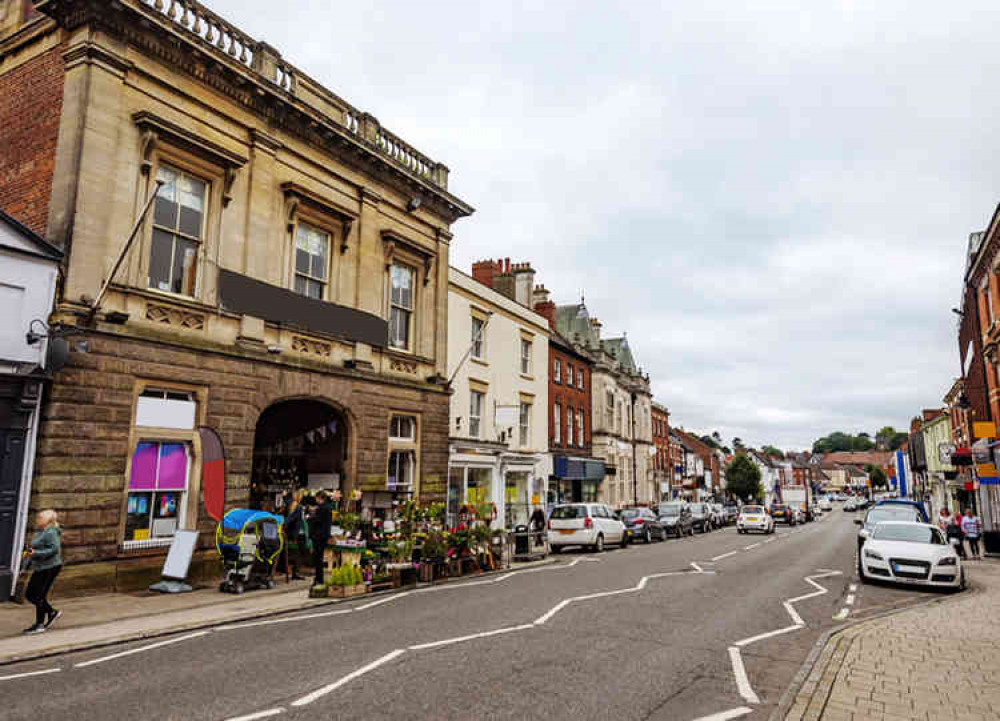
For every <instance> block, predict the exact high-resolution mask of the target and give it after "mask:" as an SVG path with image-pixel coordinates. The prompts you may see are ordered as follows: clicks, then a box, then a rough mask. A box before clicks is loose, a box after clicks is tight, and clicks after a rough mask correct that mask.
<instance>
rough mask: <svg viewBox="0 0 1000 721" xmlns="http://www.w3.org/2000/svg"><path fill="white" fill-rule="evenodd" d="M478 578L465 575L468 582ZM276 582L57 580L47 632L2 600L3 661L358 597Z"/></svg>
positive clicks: (27, 607) (28, 613)
mask: <svg viewBox="0 0 1000 721" xmlns="http://www.w3.org/2000/svg"><path fill="white" fill-rule="evenodd" d="M554 562H555V559H553V558H547V559H545V560H542V561H534V562H529V563H514V564H512V566H511V568H510V569H505V570H504V571H495V572H492V573H507V572H509V571H517V570H520V569H524V568H530V567H532V566H538V565H545V564H549V563H554ZM482 575H490V574H482ZM474 578H475V576H466V577H464V580H471V579H474ZM462 580H463V579H456V580H455V581H454V583H461V582H462ZM276 582H277V587H276V588H274V589H272V590H269V591H268V590H260V591H250V592H247V593H246V594H244V595H241V596H235V595H232V594H225V593H220V592H219V591H218V589H217V588H214V587H213V588H205V589H199V590H196V591H192V592H191V593H181V594H159V593H149V592H141V593H134V594H106V595H98V596H88V597H80V598H67V599H65V600H62V599H59V597H58V581H57V582H56V593H55V594H53V597H52V599H51V600H52V605H53V606H54V607H55V608H58V609H59V610H60V611H62V612H63V615H62V616H61V617H60V618H59V620H58V621H56V623H55V625H54V626H53V627H52V628H51V629H50V630H48V631H46V632H45V633H43V634H38V635H33V636H25V635H22V633H21V630H22V629H24V628H27V627H28V626H30V625H31V624H32V623H33V622H34V620H35V607H34V606H32V605H31V604H27V603H26V604H24V605H18V604H13V603H7V604H0V665H3V664H8V663H13V662H15V661H25V660H28V659H32V658H42V657H45V656H51V655H54V654H58V653H65V652H67V651H74V650H81V649H85V648H97V647H100V646H107V645H110V644H114V643H121V642H124V641H134V640H138V639H143V638H151V637H155V636H163V635H166V634H169V633H176V632H179V631H188V630H192V629H198V628H206V627H209V626H215V625H218V624H222V623H229V622H233V621H240V620H246V619H251V618H260V617H263V616H273V615H276V614H281V613H288V612H291V611H298V610H301V609H305V608H312V607H315V606H327V605H330V604H335V603H343V602H344V601H345V600H357V597H355V598H354V599H326V598H316V599H310V598H309V597H308V593H309V585H310V581H293V582H291V583H286V582H285V581H284V579H283V578H282V579H280V580H277V581H276ZM388 593H392V592H391V591H390V592H388Z"/></svg>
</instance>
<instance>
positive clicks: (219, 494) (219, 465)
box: [198, 426, 226, 521]
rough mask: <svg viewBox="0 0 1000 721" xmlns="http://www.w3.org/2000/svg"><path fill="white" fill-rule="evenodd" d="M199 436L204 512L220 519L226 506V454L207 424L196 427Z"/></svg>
mask: <svg viewBox="0 0 1000 721" xmlns="http://www.w3.org/2000/svg"><path fill="white" fill-rule="evenodd" d="M198 435H199V436H201V455H202V460H201V492H202V495H203V496H204V499H205V512H206V513H208V515H209V517H210V518H212V519H214V520H216V521H221V520H222V516H223V511H224V509H225V506H226V454H225V450H224V449H223V446H222V439H221V438H219V434H218V433H216V432H215V431H214V430H213V429H211V428H208V427H207V426H202V427H201V428H199V429H198Z"/></svg>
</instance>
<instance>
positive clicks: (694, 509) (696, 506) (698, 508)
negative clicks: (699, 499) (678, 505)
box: [691, 503, 705, 514]
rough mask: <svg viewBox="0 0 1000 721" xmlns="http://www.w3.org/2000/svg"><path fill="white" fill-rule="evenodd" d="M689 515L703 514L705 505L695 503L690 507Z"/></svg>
mask: <svg viewBox="0 0 1000 721" xmlns="http://www.w3.org/2000/svg"><path fill="white" fill-rule="evenodd" d="M691 513H699V514H702V513H705V504H704V503H695V504H694V505H693V506H691Z"/></svg>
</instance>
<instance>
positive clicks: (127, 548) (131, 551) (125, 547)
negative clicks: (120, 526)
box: [118, 536, 174, 556]
mask: <svg viewBox="0 0 1000 721" xmlns="http://www.w3.org/2000/svg"><path fill="white" fill-rule="evenodd" d="M173 542H174V537H173V536H170V537H166V538H150V539H149V540H146V541H122V542H121V543H120V544H119V545H118V555H119V556H142V555H147V554H148V555H152V554H155V553H157V552H160V551H163V550H165V549H167V548H170V544H172V543H173Z"/></svg>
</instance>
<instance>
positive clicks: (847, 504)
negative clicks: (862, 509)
mask: <svg viewBox="0 0 1000 721" xmlns="http://www.w3.org/2000/svg"><path fill="white" fill-rule="evenodd" d="M857 508H858V503H857V501H855V500H854V499H853V498H848V499H847V500H846V501H844V510H845V511H856V510H857Z"/></svg>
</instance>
